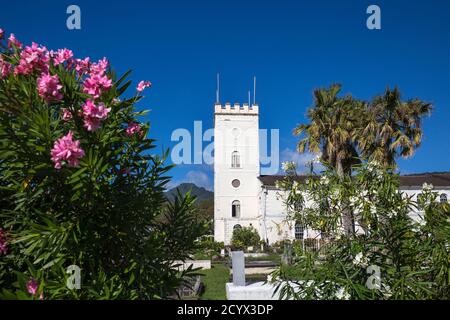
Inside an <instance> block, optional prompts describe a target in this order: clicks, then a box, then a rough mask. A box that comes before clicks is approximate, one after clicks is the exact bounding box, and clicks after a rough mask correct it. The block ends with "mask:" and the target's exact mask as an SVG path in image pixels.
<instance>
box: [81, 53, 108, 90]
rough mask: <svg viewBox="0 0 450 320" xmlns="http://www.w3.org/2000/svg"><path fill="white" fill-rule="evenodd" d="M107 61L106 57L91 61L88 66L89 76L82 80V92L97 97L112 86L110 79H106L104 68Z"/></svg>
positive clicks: (106, 66) (106, 65)
mask: <svg viewBox="0 0 450 320" xmlns="http://www.w3.org/2000/svg"><path fill="white" fill-rule="evenodd" d="M108 65H109V62H108V60H106V58H103V59H102V60H99V61H98V62H96V63H92V64H91V65H90V67H89V77H88V78H86V80H84V83H83V92H84V93H87V94H89V95H91V96H93V97H94V99H97V98H98V97H100V96H101V94H102V93H103V92H105V91H107V90H108V89H109V88H111V86H112V80H111V79H108V76H107V75H106V69H107V68H108Z"/></svg>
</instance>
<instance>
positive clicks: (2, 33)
mask: <svg viewBox="0 0 450 320" xmlns="http://www.w3.org/2000/svg"><path fill="white" fill-rule="evenodd" d="M4 36H5V31H3V29H2V28H0V39H3V37H4Z"/></svg>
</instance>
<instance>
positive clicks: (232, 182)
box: [231, 179, 241, 188]
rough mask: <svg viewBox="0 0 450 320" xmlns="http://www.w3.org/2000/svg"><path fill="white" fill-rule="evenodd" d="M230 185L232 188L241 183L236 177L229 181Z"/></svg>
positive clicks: (237, 186)
mask: <svg viewBox="0 0 450 320" xmlns="http://www.w3.org/2000/svg"><path fill="white" fill-rule="evenodd" d="M231 185H232V186H233V187H234V188H239V186H240V185H241V182H240V181H239V180H238V179H234V180H233V181H231Z"/></svg>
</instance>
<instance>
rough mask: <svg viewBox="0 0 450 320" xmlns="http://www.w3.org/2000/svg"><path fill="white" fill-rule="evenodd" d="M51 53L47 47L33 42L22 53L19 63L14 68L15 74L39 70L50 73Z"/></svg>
mask: <svg viewBox="0 0 450 320" xmlns="http://www.w3.org/2000/svg"><path fill="white" fill-rule="evenodd" d="M49 60H50V58H49V54H48V51H47V48H46V47H42V46H39V45H38V44H37V43H34V42H33V43H32V44H31V47H30V46H27V47H25V49H23V50H22V52H21V53H20V60H19V65H18V66H17V67H16V68H15V69H14V74H30V73H32V72H33V71H35V70H37V71H39V72H41V73H48V62H49Z"/></svg>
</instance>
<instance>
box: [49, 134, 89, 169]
mask: <svg viewBox="0 0 450 320" xmlns="http://www.w3.org/2000/svg"><path fill="white" fill-rule="evenodd" d="M51 156H52V158H51V159H52V161H53V162H54V163H55V168H56V169H61V167H62V164H63V161H64V162H66V163H67V164H68V165H69V167H76V166H78V165H79V164H80V159H81V158H83V157H84V150H83V149H81V147H80V141H79V140H73V133H72V131H69V133H68V134H67V135H65V136H63V137H61V138H59V139H58V140H56V141H55V144H54V145H53V149H52V151H51Z"/></svg>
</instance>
